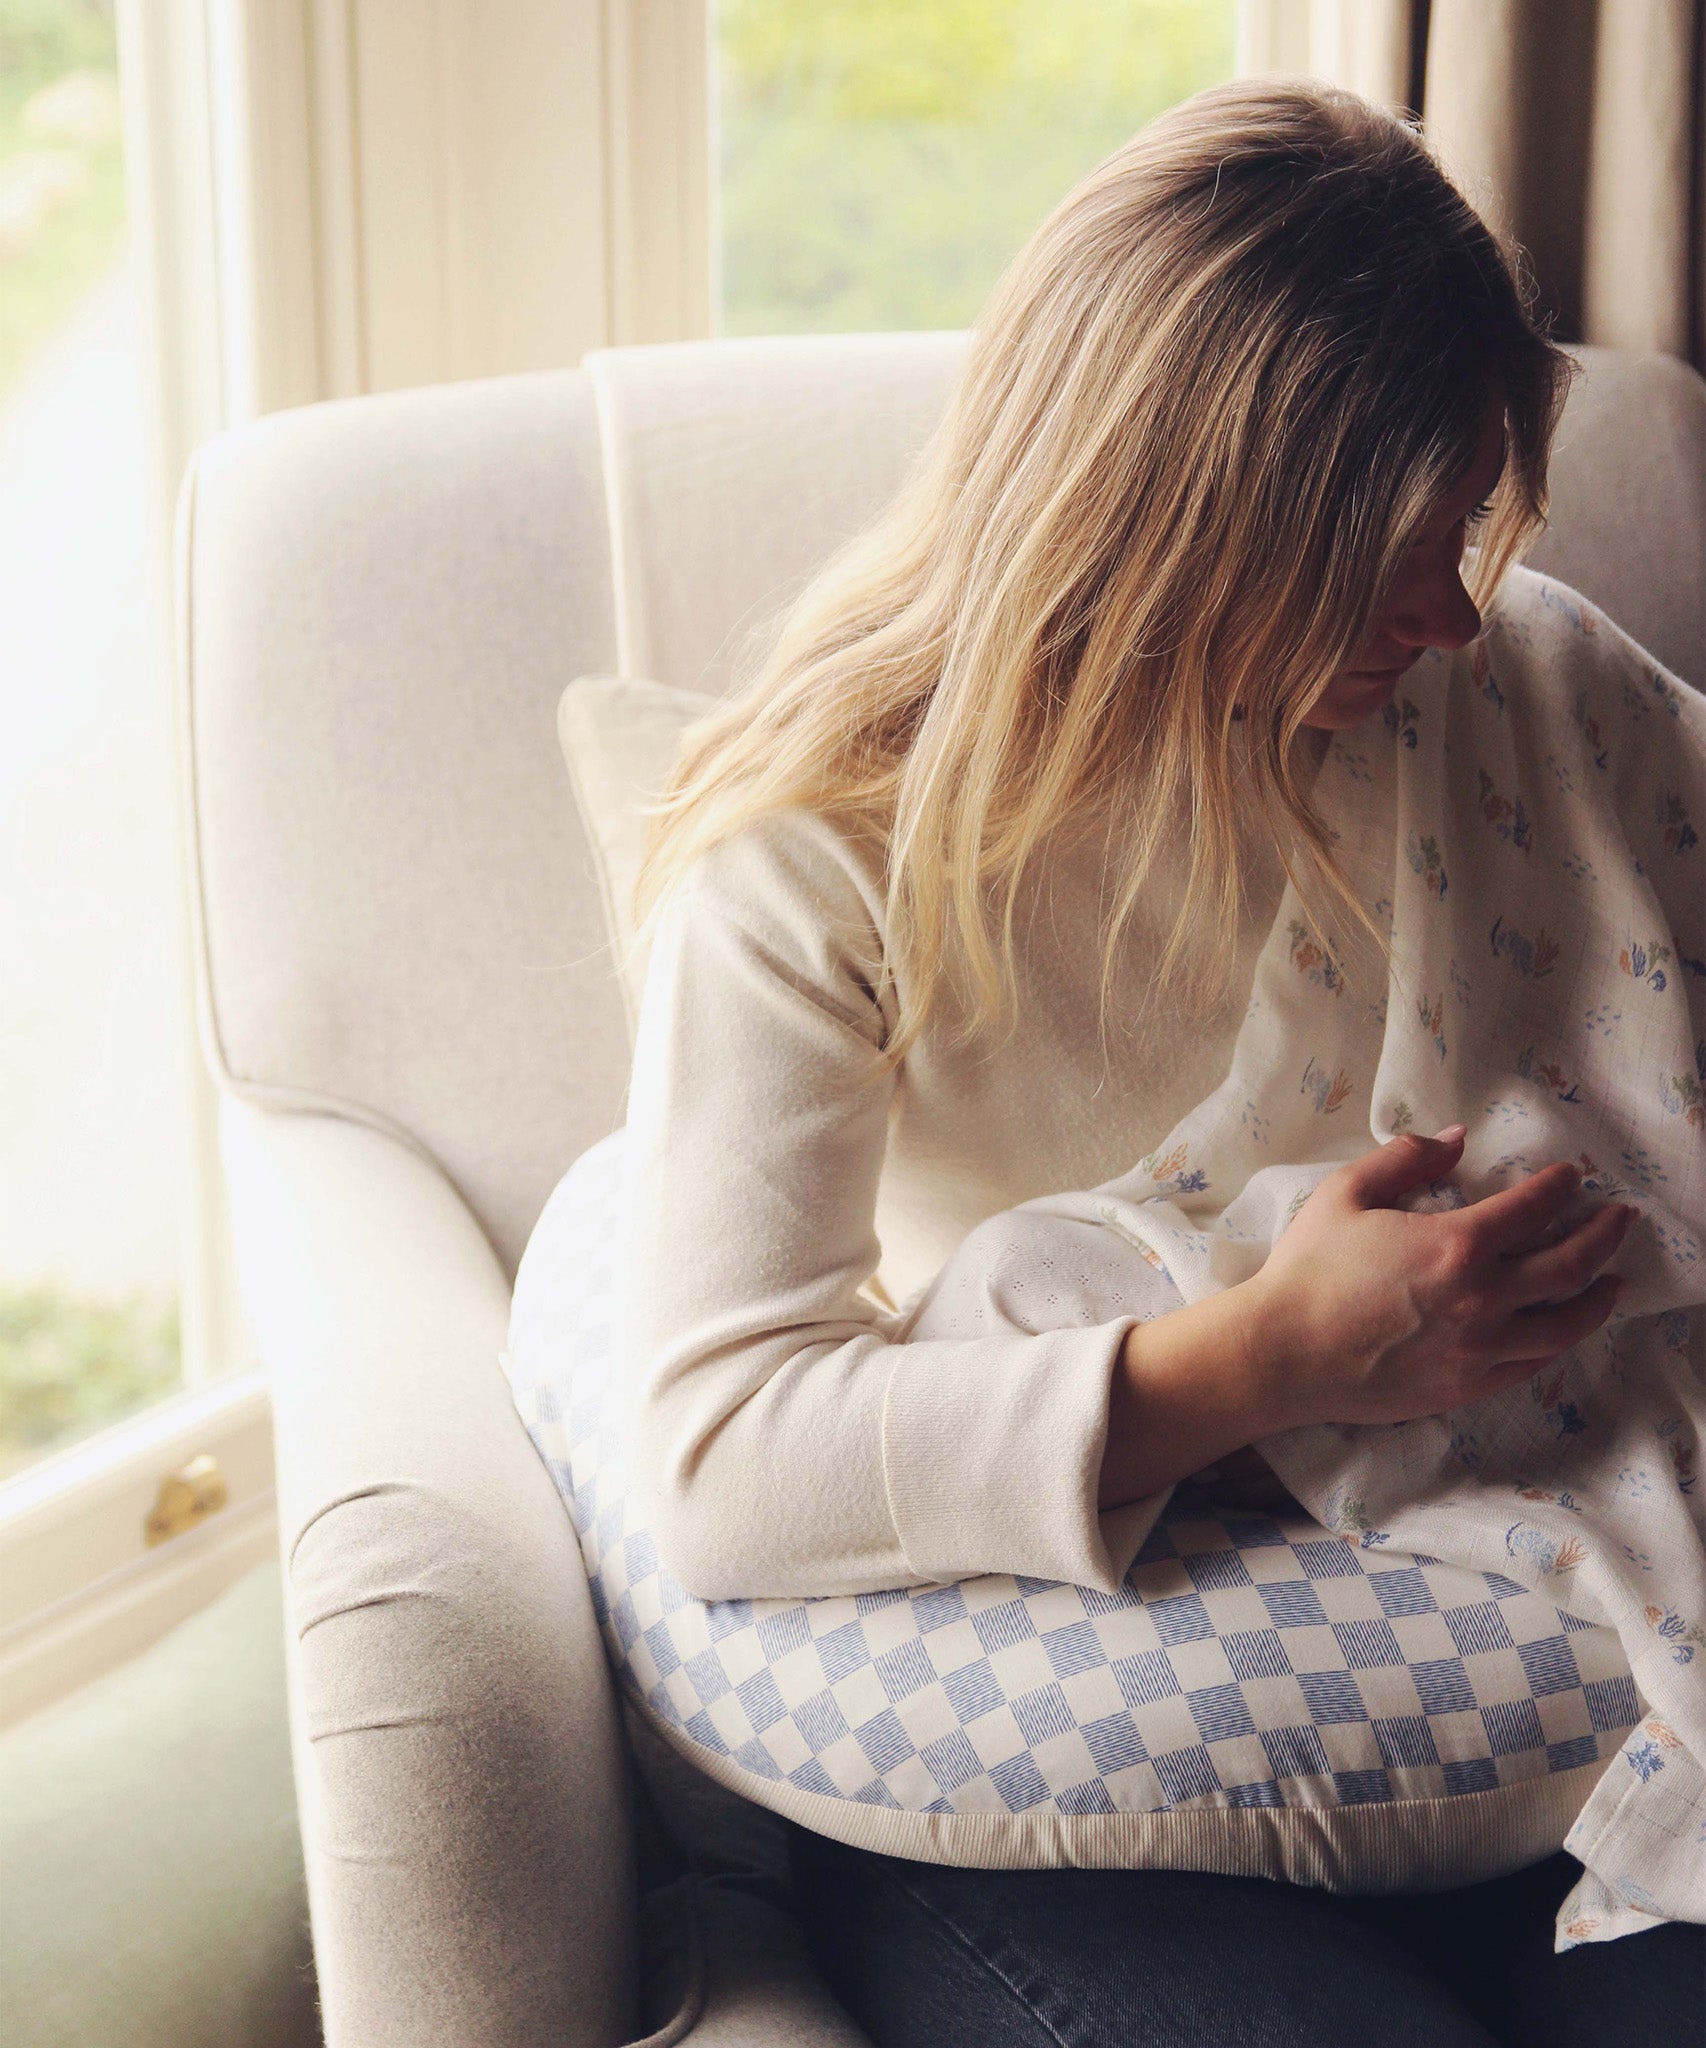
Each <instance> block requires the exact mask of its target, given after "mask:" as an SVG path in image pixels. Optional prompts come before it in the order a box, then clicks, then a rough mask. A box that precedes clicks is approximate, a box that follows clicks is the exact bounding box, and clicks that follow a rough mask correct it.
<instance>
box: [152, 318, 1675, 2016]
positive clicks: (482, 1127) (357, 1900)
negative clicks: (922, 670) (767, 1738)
mask: <svg viewBox="0 0 1706 2048" xmlns="http://www.w3.org/2000/svg"><path fill="white" fill-rule="evenodd" d="M959 347H960V343H959V341H958V338H957V337H951V336H876V337H837V338H833V339H825V340H812V341H763V342H722V343H703V344H692V345H683V346H680V347H667V348H655V349H643V350H641V349H635V350H622V351H615V352H611V353H609V354H606V355H603V356H599V357H594V358H592V359H590V363H589V367H588V368H587V369H585V370H571V371H563V372H560V373H555V374H550V375H544V376H529V377H517V378H506V379H500V380H494V381H491V382H486V383H478V384H468V385H460V386H455V387H447V388H443V389H434V390H427V391H420V392H412V393H406V394H400V395H396V396H389V397H382V398H372V399H359V400H352V401H343V402H339V403H336V404H330V405H324V406H316V407H312V408H308V409H306V410H304V411H301V412H296V413H290V414H285V415H280V416H275V417H274V418H271V419H269V420H266V421H264V422H262V423H260V424H259V425H257V426H254V427H251V428H247V429H244V430H242V431H241V432H239V433H236V434H234V435H231V436H227V437H226V438H224V439H222V440H221V441H218V442H216V443H214V444H213V445H212V446H210V447H209V448H208V449H206V450H204V451H203V453H202V454H201V456H200V457H199V459H198V460H197V462H196V464H195V466H194V469H193V472H192V474H191V477H190V479H189V481H188V482H187V484H186V487H185V494H184V503H183V513H182V527H181V547H180V572H179V573H180V608H181V622H182V623H181V631H182V651H181V661H180V674H179V703H180V714H181V719H182V725H183V734H184V742H185V744H184V749H183V754H184V760H185V763H186V776H187V808H188V815H189V819H190V831H191V845H192V861H193V873H194V889H195V904H196V918H197V972H198V981H199V993H200V1010H201V1027H202V1035H203V1042H204V1046H205V1050H206V1053H207V1057H208V1059H209V1061H210V1062H211V1064H212V1067H213V1070H214V1073H215V1075H216V1077H217V1080H218V1084H219V1089H220V1094H221V1104H222V1107H221V1138H222V1144H223V1148H224V1154H225V1159H226V1163H227V1169H228V1174H229V1181H230V1189H231V1209H232V1217H233V1225H234V1233H235V1239H236V1247H237V1255H238V1267H239V1274H240V1281H241V1287H242V1293H243V1299H244V1305H245V1308H246V1311H247V1314H248V1316H249V1319H250V1322H251V1325H252V1327H253V1330H254V1333H255V1336H256V1339H257V1342H258V1345H259V1348H260V1351H261V1354H262V1357H263V1360H264V1362H265V1364H266V1366H267V1368H268V1371H269V1374H270V1376H271V1381H272V1388H273V1402H274V1411H275V1423H276V1431H277V1444H278V1466H279V1513H280V1527H281V1537H282V1543H283V1548H284V1555H285V1563H286V1582H287V1605H288V1613H289V1656H290V1692H291V1697H290V1711H291V1723H292V1733H293V1741H294V1745H295V1756H296V1775H297V1785H298V1793H299V1800H300V1807H301V1815H302V1827H303V1835H304V1843H305V1848H306V1854H307V1864H308V1872H309V1891H310V1905H311V1912H312V1918H313V1929H314V1941H315V1948H316V1955H317V1960H318V1967H319V1978H320V1986H321V1995H322V2000H323V2009H324V2023H325V2031H326V2037H327V2039H328V2041H329V2042H330V2043H331V2044H333V2048H344V2044H355V2043H359V2044H361V2048H391V2044H404V2043H409V2044H414V2043H419V2044H423V2048H424V2044H428V2043H431V2044H434V2048H444V2044H447V2043H453V2042H468V2043H476V2042H477V2043H480V2044H482V2048H544V2044H546V2043H550V2044H552V2048H564V2044H572V2048H582V2044H584V2048H613V2044H616V2043H618V2042H621V2041H625V2040H629V2039H631V2038H632V2037H633V2036H634V2035H635V2034H637V2033H640V2032H643V2031H644V2030H645V2029H646V2028H647V2027H648V2026H649V2027H651V2028H652V2029H653V2038H654V2039H655V2040H657V2041H659V2042H662V2041H666V2040H667V2041H676V2040H682V2039H691V2040H692V2041H693V2042H695V2043H698V2044H710V2048H781V2044H784V2043H790V2042H800V2043H804V2042H808V2041H810V2042H827V2043H831V2044H835V2043H842V2044H846V2048H856V2044H857V2043H858V2042H859V2040H860V2038H861V2037H860V2036H859V2034H858V2033H857V2032H856V2030H855V2029H854V2028H853V2026H852V2024H851V2022H850V2021H849V2020H848V2019H847V2018H846V2016H845V2015H844V2014H843V2013H842V2012H841V2011H840V2009H839V2008H838V2007H837V2006H836V2005H835V2003H834V2002H833V2000H832V1999H831V1998H830V1996H829V1994H828V1992H827V1991H826V1990H825V1989H824V1987H823V1986H822V1984H821V1983H820V1982H819V1981H818V1980H817V1979H816V1977H815V1975H814V1973H813V1972H812V1969H811V1966H810V1963H809V1960H808V1959H807V1957H806V1953H805V1949H804V1944H803V1941H802V1939H801V1937H800V1935H799V1932H798V1929H797V1928H796V1927H795V1926H794V1925H793V1923H792V1921H791V1919H790V1917H789V1915H788V1914H787V1912H786V1910H785V1898H783V1897H781V1896H780V1895H779V1893H778V1891H777V1888H776V1887H775V1886H774V1885H764V1884H760V1883H759V1882H757V1881H756V1879H750V1880H749V1879H742V1878H740V1877H738V1876H735V1877H730V1876H728V1875H727V1874H726V1873H724V1874H723V1875H721V1876H719V1875H718V1874H716V1873H715V1872H708V1873H704V1874H701V1875H700V1876H697V1877H693V1876H690V1877H688V1878H686V1879H684V1880H682V1881H681V1882H680V1883H679V1884H677V1885H676V1886H675V1887H674V1888H673V1889H672V1890H671V1892H670V1893H669V1894H668V1895H667V1897H666V1898H665V1900H664V1902H663V1903H664V1904H665V1905H666V1906H667V1905H670V1904H671V1903H673V1905H674V1906H675V1907H677V1908H679V1909H680V1911H679V1913H678V1914H677V1915H676V1917H675V1918H674V1919H673V1920H671V1918H670V1916H669V1914H668V1913H660V1912H659V1911H658V1910H657V1908H658V1901H657V1899H656V1897H655V1896H654V1900H653V1908H652V1911H651V1913H650V1915H649V1918H648V1920H647V1922H646V1925H647V1926H648V1927H649V1929H650V1932H649V1933H648V1934H647V1935H646V1937H645V1939H644V1941H643V1940H642V1912H641V1897H640V1893H641V1889H642V1885H641V1877H640V1864H639V1860H638V1854H637V1849H636V1834H635V1819H634V1815H635V1805H636V1797H637V1795H636V1793H635V1789H634V1786H633V1783H632V1779H631V1774H630V1770H629V1756H628V1749H627V1744H626V1738H625V1734H624V1729H623V1724H622V1720H621V1716H620V1713H619V1710H618V1705H617V1702H616V1698H615V1695H614V1691H613V1688H612V1685H611V1681H610V1678H609V1675H608V1673H607V1670H606V1666H605V1662H604V1657H603V1653H602V1649H601V1645H600V1642H599V1637H598V1631H597V1627H596V1625H595V1622H594V1619H593V1614H592V1608H591V1603H590V1599H589V1595H588V1591H587V1587H586V1583H585V1580H584V1577H583V1576H582V1572H581V1565H580V1556H579V1552H578V1549H577V1547H576V1544H575V1541H574V1537H573V1532H572V1530H571V1529H570V1526H569V1523H568V1520H567V1517H566V1515H565V1513H564V1511H563V1507H562V1504H561V1502H560V1501H559V1499H558V1497H557V1495H556V1492H555V1490H554V1489H553V1487H552V1484H551V1481H550V1478H549V1476H548V1475H547V1473H546V1471H545V1469H544V1467H543V1466H542V1465H541V1464H540V1462H539V1461H538V1459H537V1458H536V1457H535V1455H534V1453H533V1450H532V1447H531V1446H530V1444H529V1443H528V1440H527V1438H526V1436H525V1434H524V1433H523V1431H522V1428H521V1425H520V1423H519V1422H518V1421H517V1419H516V1417H515V1414H514V1412H513V1410H512V1408H511V1406H510V1401H509V1395H508V1391H507V1388H506V1386H505V1383H504V1380H503V1377H502V1374H501V1371H500V1369H499V1365H498V1353H499V1351H500V1349H501V1347H502V1345H503V1341H504V1334H505V1324H506V1319H507V1314H508V1303H509V1287H510V1280H511V1277H512V1275H513V1273H514V1270H515V1265H516V1261H517V1259H518V1257H519V1255H520V1252H521V1249H522V1246H523V1244H524V1243H525V1241H526V1238H527V1234H528V1232H529V1230H530V1228H531V1226H532V1223H533V1220H534V1218H535V1217H536V1216H537V1214H538V1212H539V1210H540V1208H541V1207H542V1205H543V1203H544V1200H545V1197H546V1195H547V1194H548V1193H549V1191H550V1189H551V1187H552V1186H553V1185H554V1184H555V1182H556V1180H557V1179H558V1178H559V1177H560V1176H561V1174H562V1173H563V1171H564V1170H565V1169H566V1167H567V1166H568V1164H569V1162H570V1161H571V1160H572V1159H573V1158H575V1157H576V1155H577V1154H578V1153H579V1152H581V1151H582V1150H584V1149H585V1147H586V1146H588V1145H589V1144H591V1143H592V1142H593V1141H594V1140H595V1139H596V1138H598V1137H600V1136H602V1135H603V1134H604V1133H605V1132H606V1131H607V1130H609V1129H610V1128H612V1127H613V1126H614V1125H615V1124H616V1122H617V1121H619V1119H620V1116H621V1111H622V1097H623V1090H624V1086H625V1080H626V1068H627V1058H628V1045H627V1035H626V1025H625V1021H624V1011H623V1005H622V1001H621V998H620V995H619V993H618V990H617V986H616V983H615V980H614V977H613V972H612V967H611V962H610V960H609V957H608V953H607V950H606V945H605V939H604V931H603V920H602V913H601V909H600V905H599V900H598V895H597V885H596V882H595V879H594V875H593V870H592V867H591V863H590V858H589V853H588V849H587V847H586V845H585V843H584V840H583V838H582V835H581V830H580V827H579V824H578V822H577V819H576V816H575V813H574V809H573V805H572V802H571V798H570V794H569V788H568V783H567V779H566V777H565V776H564V774H563V772H562V769H561V766H560V763H559V759H558V755H557V750H556V746H555V742H554V739H553V715H554V711H555V706H556V701H557V697H558V695H559V693H560V691H561V689H562V686H563V685H564V684H565V683H566V682H568V681H569V680H570V679H571V678H572V677H574V676H576V675H579V674H583V673H588V672H592V673H598V672H603V673H611V672H619V673H631V674H649V675H652V676H655V677H657V678H658V679H660V680H663V681H667V682H673V683H678V684H684V685H689V686H695V687H699V688H722V687H724V686H725V685H726V683H727V681H728V679H729V675H730V670H731V663H732V660H733V658H734V655H735V653H736V651H737V650H738V646H739V643H740V639H741V636H742V634H743V633H744V632H745V631H746V630H748V629H749V628H750V627H751V626H752V625H754V624H755V623H756V622H757V621H759V620H760V619H762V618H763V617H764V616H765V615H766V614H767V613H768V612H770V611H771V610H773V609H774V607H775V606H776V605H777V604H778V603H780V602H782V601H783V600H785V599H786V597H787V596H788V595H789V594H790V593H791V592H792V591H793V590H794V589H796V588H797V587H798V585H799V583H800V582H801V581H802V580H803V578H804V576H805V575H806V574H807V573H808V572H809V570H810V568H811V567H812V566H813V565H814V564H815V562H816V561H817V560H818V559H819V558H820V557H821V556H822V555H823V554H824V553H826V552H827V551H828V550H829V548H830V547H832V546H833V545H834V543H835V542H836V541H837V540H838V539H840V538H841V537H843V536H844V535H846V534H847V533H849V532H850V531H852V530H853V529H854V528H855V527H856V526H857V525H858V524H859V523H860V522H861V521H862V520H863V519H864V518H865V517H866V516H867V515H868V514H869V512H870V511H872V510H873V509H874V508H875V507H876V505H877V504H878V503H880V502H881V500H882V499H883V498H884V497H885V496H886V495H887V494H888V492H889V491H890V490H892V488H893V487H894V485H895V483H896V482H897V481H898V479H899V477H900V475H901V473H902V470H903V467H904V464H905V461H906V459H907V457H908V455H909V453H910V451H911V450H912V448H913V447H915V446H916V445H917V443H918V442H919V440H920V439H921V438H922V436H923V433H924V432H925V431H926V429H927V426H928V423H929V421H930V420H931V418H932V417H933V416H934V414H935V412H936V411H937V409H938V408H939V406H940V404H941V402H942V398H943V395H944V393H945V391H946V388H947V384H948V381H949V379H950V377H951V375H952V371H953V368H954V365H955V362H956V360H957V355H958V350H959ZM1583 357H1584V361H1585V364H1586V369H1587V374H1586V376H1585V377H1584V379H1583V380H1582V382H1581V384H1580V385H1579V387H1578V389H1577V391H1576V393H1575V395H1574V396H1573V397H1572V399H1571V402H1570V408H1569V411H1568V413H1567V415H1566V418H1565V423H1564V427H1563V430H1562V437H1561V444H1560V449H1559V453H1558V458H1557V465H1556V481H1555V518H1554V526H1553V530H1552V531H1551V532H1550V533H1549V534H1548V535H1547V536H1546V538H1545V540H1544V541H1543V543H1542V545H1541V547H1540V548H1539V549H1538V550H1537V552H1536V557H1535V559H1536V563H1537V565H1538V566H1540V567H1543V568H1546V569H1548V570H1550V571H1552V572H1553V573H1555V574H1558V575H1561V576H1563V577H1565V578H1566V579H1567V580H1569V581H1571V582H1573V583H1575V584H1577V585H1578V586H1579V587H1581V588H1582V589H1584V590H1585V591H1587V592H1588V593H1589V594H1590V595H1592V596H1594V597H1596V598H1597V599H1598V600H1599V601H1600V602H1602V603H1603V604H1604V605H1605V606H1606V607H1607V608H1608V609H1609V610H1610V611H1611V612H1612V614H1613V616H1615V617H1616V618H1618V619H1619V620H1620V622H1622V623H1623V624H1624V625H1626V626H1627V627H1628V628H1629V630H1630V631H1632V632H1634V633H1635V634H1636V635H1637V636H1638V637H1640V638H1642V639H1643V640H1645V642H1646V643H1647V644H1648V645H1649V646H1650V647H1652V648H1653V650H1654V651H1655V652H1656V653H1657V654H1659V655H1660V656H1661V657H1662V658H1663V659H1664V660H1666V661H1667V662H1668V663H1669V664H1670V665H1671V666H1672V667H1673V668H1674V669H1676V671H1677V672H1678V673H1680V674H1682V675H1684V676H1686V677H1687V678H1689V679H1690V680H1691V681H1693V682H1695V683H1697V684H1698V683H1700V682H1701V681H1702V680H1703V678H1706V616H1703V611H1706V600H1703V597H1702V587H1701V580H1700V573H1699V571H1700V563H1701V561H1702V559H1703V555H1706V464H1703V463H1702V460H1701V456H1702V453H1703V451H1706V385H1703V384H1702V383H1701V381H1700V380H1699V379H1698V378H1697V377H1695V376H1694V374H1693V373H1692V372H1691V371H1689V370H1687V369H1686V368H1684V367H1682V366H1681V365H1679V364H1677V363H1674V362H1672V361H1670V360H1668V359H1664V358H1659V357H1616V356H1612V355H1609V354H1606V353H1604V352H1600V351H1593V350H1586V351H1583ZM678 1818H683V1817H680V1816H673V1815H670V1814H665V1815H663V1816H662V1819H663V1822H664V1824H665V1828H666V1830H667V1829H668V1828H669V1827H670V1826H671V1824H672V1823H673V1822H674V1821H675V1820H677V1819H678ZM682 1832H684V1833H686V1832H691V1831H690V1830H687V1829H686V1828H685V1827H684V1828H683V1830H682ZM672 1944H673V1947H672ZM672 1955H673V1956H674V1962H675V1963H678V1964H679V1966H680V1967H679V1968H678V1969H677V1968H675V1967H674V1965H673V1964H672V1962H671V1956H672ZM660 2030H661V2031H660Z"/></svg>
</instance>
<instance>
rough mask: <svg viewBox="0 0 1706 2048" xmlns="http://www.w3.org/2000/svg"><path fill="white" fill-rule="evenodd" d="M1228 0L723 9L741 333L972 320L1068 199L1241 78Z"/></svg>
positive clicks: (793, 2) (732, 318) (763, 1)
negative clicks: (1199, 99)
mask: <svg viewBox="0 0 1706 2048" xmlns="http://www.w3.org/2000/svg"><path fill="white" fill-rule="evenodd" d="M1233 13H1234V9H1233V6H1232V4H1231V0H1073V4H1072V5H1070V6H1062V5H1061V4H1060V0H814V4H812V5H809V6H808V5H802V4H800V0H719V4H718V6H717V10H716V24H715V66H716V80H717V84H716V96H717V99H716V105H717V115H718V123H719V128H720V136H719V172H720V202H721V204H720V213H721V218H720V233H719V244H720V248H719V255H720V273H721V275H720V298H721V314H722V328H723V331H724V332H725V333H727V334H789V333H802V332H807V331H813V332H822V333H829V332H835V331H841V332H859V331H869V330H872V329H877V328H907V327H959V326H963V325H965V324H966V323H967V322H969V321H970V320H971V318H972V317H973V315H974V314H975V313H976V312H977V310H978V307H979V306H980V305H981V304H982V302H983V299H984V297H985V296H986V295H987V293H988V291H989V289H990V287H991V285H993V284H994V282H995V280H996V278H997V277H998V276H999V275H1000V273H1001V271H1002V269H1003V268H1004V267H1005V265H1006V263H1007V261H1008V259H1009V258H1010V257H1011V256H1012V255H1013V254H1014V252H1015V251H1016V250H1017V249H1018V247H1019V246H1020V244H1021V243H1022V242H1023V241H1024V239H1025V237H1026V236H1027V235H1028V234H1029V233H1030V232H1031V230H1032V229H1033V228H1034V227H1035V226H1036V225H1037V223H1038V222H1039V221H1040V220H1041V219H1042V218H1043V216H1044V215H1045V214H1046V213H1047V212H1048V211H1049V209H1050V208H1051V207H1052V206H1054V204H1055V203H1056V201H1057V200H1059V199H1061V198H1063V197H1064V196H1065V194H1066V192H1067V191H1068V189H1069V188H1070V187H1071V186H1072V185H1073V184H1075V183H1076V182H1077V180H1078V179H1079V178H1080V177H1082V176H1083V174H1084V173H1085V172H1086V171H1088V170H1089V169H1090V168H1091V167H1092V166H1093V165H1095V164H1096V163H1098V162H1099V161H1100V160H1101V159H1102V158H1103V157H1104V156H1106V155H1107V153H1108V152H1109V151H1110V150H1112V149H1114V148H1115V147H1117V145H1118V144H1120V143H1122V142H1124V141H1126V140H1127V139H1128V138H1129V137H1130V136H1131V135H1133V134H1134V133H1135V132H1136V131H1137V130H1138V129H1139V128H1140V127H1142V125H1143V124H1144V122H1146V121H1148V120H1149V119H1151V118H1152V117H1153V116H1154V115H1155V114H1157V113H1159V112H1160V111H1161V110H1162V109H1163V108H1165V107H1168V106H1171V105H1172V104H1173V103H1174V102H1175V101H1178V100H1182V99H1185V98H1187V97H1188V96H1189V95H1190V94H1191V93H1194V92H1198V91H1200V90H1201V89H1202V88H1203V87H1204V86H1207V85H1213V84H1215V83H1217V82H1218V81H1219V80H1221V79H1224V78H1229V77H1231V75H1232V32H1233Z"/></svg>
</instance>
